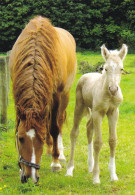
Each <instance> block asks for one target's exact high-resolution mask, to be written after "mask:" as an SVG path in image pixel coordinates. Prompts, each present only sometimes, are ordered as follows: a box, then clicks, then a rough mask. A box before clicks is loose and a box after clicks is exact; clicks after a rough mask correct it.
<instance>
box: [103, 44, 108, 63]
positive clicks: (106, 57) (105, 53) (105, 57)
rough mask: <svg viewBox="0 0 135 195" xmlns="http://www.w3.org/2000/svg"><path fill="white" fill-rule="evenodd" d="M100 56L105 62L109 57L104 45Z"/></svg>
mask: <svg viewBox="0 0 135 195" xmlns="http://www.w3.org/2000/svg"><path fill="white" fill-rule="evenodd" d="M101 54H102V56H103V58H104V60H105V61H106V60H107V59H108V57H109V55H110V52H109V51H108V49H107V48H106V46H105V45H102V46H101Z"/></svg>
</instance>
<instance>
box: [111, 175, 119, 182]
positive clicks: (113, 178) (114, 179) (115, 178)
mask: <svg viewBox="0 0 135 195" xmlns="http://www.w3.org/2000/svg"><path fill="white" fill-rule="evenodd" d="M118 180H119V179H118V177H117V175H116V174H114V175H112V176H111V181H112V182H115V181H118Z"/></svg>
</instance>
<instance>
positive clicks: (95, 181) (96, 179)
mask: <svg viewBox="0 0 135 195" xmlns="http://www.w3.org/2000/svg"><path fill="white" fill-rule="evenodd" d="M93 184H95V185H96V184H100V179H99V177H94V178H93Z"/></svg>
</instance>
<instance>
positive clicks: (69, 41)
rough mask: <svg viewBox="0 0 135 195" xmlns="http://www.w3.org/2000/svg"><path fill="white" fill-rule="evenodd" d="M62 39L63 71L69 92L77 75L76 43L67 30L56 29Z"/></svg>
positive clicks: (66, 88) (66, 89)
mask: <svg viewBox="0 0 135 195" xmlns="http://www.w3.org/2000/svg"><path fill="white" fill-rule="evenodd" d="M55 29H56V31H57V33H58V35H59V39H60V48H59V49H60V51H61V52H60V55H61V63H60V66H61V70H63V73H62V74H63V80H64V81H65V88H64V89H65V91H68V90H69V89H70V87H71V85H72V83H73V81H74V77H75V73H76V67H77V62H76V43H75V40H74V38H73V36H72V35H71V34H70V33H69V32H68V31H66V30H65V29H62V28H58V27H55Z"/></svg>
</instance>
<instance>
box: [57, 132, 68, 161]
mask: <svg viewBox="0 0 135 195" xmlns="http://www.w3.org/2000/svg"><path fill="white" fill-rule="evenodd" d="M58 149H59V152H60V155H59V160H60V161H63V162H65V161H66V158H65V156H64V153H63V142H62V135H61V134H59V136H58Z"/></svg>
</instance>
